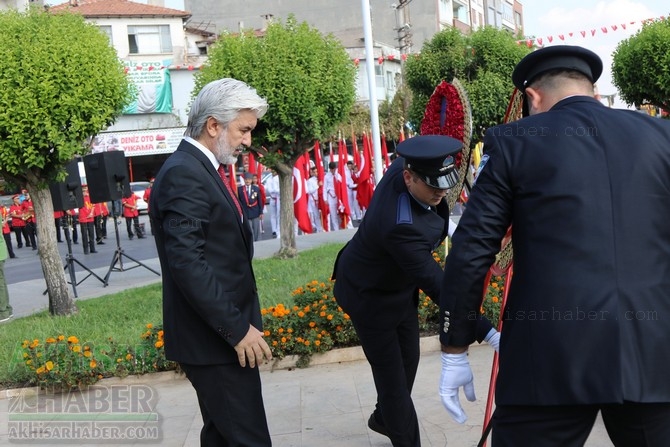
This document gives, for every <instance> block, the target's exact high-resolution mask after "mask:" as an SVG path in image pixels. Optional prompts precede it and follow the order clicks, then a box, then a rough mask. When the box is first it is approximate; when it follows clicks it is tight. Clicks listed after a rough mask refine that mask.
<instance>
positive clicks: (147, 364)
mask: <svg viewBox="0 0 670 447" xmlns="http://www.w3.org/2000/svg"><path fill="white" fill-rule="evenodd" d="M140 340H141V341H140V343H139V344H133V345H127V344H123V343H118V342H116V341H114V339H113V338H111V337H110V339H109V343H110V348H109V349H107V350H103V351H102V354H103V355H104V356H105V360H106V362H105V366H106V372H107V374H113V375H115V376H117V377H126V376H128V375H130V374H147V373H151V372H157V371H168V370H172V369H175V368H177V363H176V362H173V361H170V360H168V359H166V358H165V349H164V348H163V346H164V342H163V326H162V325H154V324H152V323H148V324H147V325H146V331H145V332H144V333H143V334H142V335H140Z"/></svg>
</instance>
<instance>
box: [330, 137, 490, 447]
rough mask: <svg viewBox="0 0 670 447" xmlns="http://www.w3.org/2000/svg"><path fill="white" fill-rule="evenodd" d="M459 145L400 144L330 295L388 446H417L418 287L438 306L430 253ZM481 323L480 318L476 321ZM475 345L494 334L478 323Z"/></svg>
mask: <svg viewBox="0 0 670 447" xmlns="http://www.w3.org/2000/svg"><path fill="white" fill-rule="evenodd" d="M462 146H463V145H462V143H461V142H460V141H458V140H455V139H453V138H450V137H446V136H440V135H427V136H417V137H414V138H409V139H407V140H405V141H404V142H402V143H400V144H399V145H398V147H397V152H398V154H399V155H400V157H398V158H397V159H396V160H395V161H394V162H393V164H392V165H391V167H390V168H389V169H388V171H387V172H386V174H384V177H383V179H382V181H381V182H380V183H379V185H378V186H377V188H376V189H375V193H374V195H373V197H372V202H371V203H370V207H369V209H368V210H367V212H366V214H365V216H364V217H363V219H362V221H361V224H360V226H359V228H358V231H357V232H356V234H355V235H354V237H353V238H352V239H351V241H350V242H349V243H348V244H347V245H346V246H345V247H344V248H343V249H342V250H341V251H340V253H339V255H338V257H337V260H336V262H335V267H334V271H333V278H334V279H336V282H335V289H334V294H335V298H336V299H337V302H338V304H339V305H340V306H341V307H342V309H343V310H344V311H345V312H346V313H347V314H348V315H349V316H350V317H351V321H352V323H353V325H354V328H355V329H356V332H357V334H358V336H359V339H360V342H361V346H362V347H363V350H364V352H365V355H366V357H367V359H368V362H369V363H370V366H371V368H372V374H373V377H374V381H375V387H376V390H377V405H376V409H375V411H374V413H373V414H372V415H371V416H370V418H369V420H368V426H369V427H370V429H372V430H374V431H376V432H378V433H380V434H382V435H385V436H388V437H389V438H390V439H391V441H392V443H393V445H394V446H396V447H398V446H408V447H417V446H420V445H421V440H420V436H419V424H418V420H417V416H416V411H415V409H414V404H413V403H412V399H411V396H410V395H411V392H412V385H413V384H414V378H415V376H416V371H417V367H418V364H419V353H420V351H419V325H418V318H417V316H418V315H417V306H418V300H419V289H421V290H423V291H424V292H425V293H426V294H427V295H428V296H429V297H431V298H432V299H434V300H437V299H438V297H439V294H440V286H441V280H442V269H441V268H440V266H439V264H438V263H437V262H435V260H434V259H433V256H432V252H433V250H434V249H435V248H437V247H438V246H439V245H440V243H441V242H442V241H443V240H444V239H445V238H446V236H447V231H448V228H449V207H448V205H447V202H446V200H445V195H446V191H447V189H449V188H451V187H453V186H454V185H456V183H457V182H458V174H457V172H456V171H455V169H454V168H455V165H454V157H455V156H456V154H457V153H458V152H460V150H461V148H462ZM480 321H481V320H480ZM480 329H481V334H480V341H481V340H482V339H486V338H488V340H487V341H489V342H490V343H491V344H492V345H494V346H495V344H496V343H497V340H498V337H499V335H498V333H497V331H495V329H492V327H491V324H490V323H489V322H488V321H486V320H484V321H482V323H481V327H480Z"/></svg>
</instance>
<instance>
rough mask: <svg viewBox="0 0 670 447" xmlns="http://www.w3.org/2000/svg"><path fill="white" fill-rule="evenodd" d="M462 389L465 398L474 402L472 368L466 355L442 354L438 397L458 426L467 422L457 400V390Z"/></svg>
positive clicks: (466, 417)
mask: <svg viewBox="0 0 670 447" xmlns="http://www.w3.org/2000/svg"><path fill="white" fill-rule="evenodd" d="M461 386H462V387H463V392H464V393H465V397H466V398H467V399H468V400H469V401H470V402H474V401H475V400H476V399H477V398H476V397H475V385H474V378H473V375H472V368H470V362H468V353H467V352H464V353H462V354H447V353H445V352H443V353H442V375H441V376H440V397H441V398H442V405H444V408H446V409H447V412H448V413H449V415H450V416H451V417H452V418H453V419H454V420H455V421H456V422H458V423H459V424H462V423H463V422H465V421H467V420H468V416H467V415H466V414H465V412H464V411H463V407H461V402H460V400H459V398H458V389H459V388H460V387H461Z"/></svg>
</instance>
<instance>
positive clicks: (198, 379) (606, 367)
mask: <svg viewBox="0 0 670 447" xmlns="http://www.w3.org/2000/svg"><path fill="white" fill-rule="evenodd" d="M602 70H603V65H602V61H601V59H600V57H598V56H597V55H596V54H595V53H593V52H591V51H589V50H586V49H584V48H581V47H574V46H563V45H559V46H554V47H547V48H543V49H540V50H537V51H535V52H533V53H531V54H529V55H528V56H526V57H525V58H523V59H522V60H521V61H520V62H519V63H518V65H517V66H516V68H515V70H514V72H513V73H512V76H511V78H512V82H513V83H514V85H515V86H516V88H517V89H518V90H519V92H521V93H522V95H523V102H524V118H522V119H520V120H518V121H515V122H512V123H507V124H503V125H500V126H495V127H492V128H490V129H488V130H487V131H486V133H485V137H484V146H483V152H484V155H483V157H482V161H481V164H480V166H479V167H478V170H477V175H476V178H475V183H474V185H473V187H472V190H471V191H470V195H469V198H468V203H467V207H466V209H465V212H464V214H463V216H462V217H461V220H460V224H459V225H458V228H457V229H456V230H455V232H454V233H453V236H452V248H451V250H450V251H449V255H448V258H447V261H446V267H445V270H444V271H442V269H441V268H440V267H439V266H438V264H437V263H436V262H435V261H434V260H433V259H432V252H433V250H434V249H435V248H436V247H437V246H438V245H439V244H440V243H441V242H442V241H443V240H444V239H445V238H446V236H447V234H449V233H450V230H449V211H450V210H449V209H448V205H447V203H446V201H445V199H444V198H445V194H446V191H447V190H449V189H450V188H453V187H454V186H456V185H457V182H458V181H459V180H458V179H457V178H456V177H457V175H456V174H455V172H456V169H455V166H456V158H457V154H458V153H459V152H460V150H461V147H462V142H461V141H458V140H455V139H452V138H450V137H446V136H436V135H432V136H428V135H426V136H418V137H414V138H411V139H408V140H406V141H405V142H403V143H401V144H400V145H399V146H398V151H397V152H398V156H399V157H398V158H397V159H396V161H395V162H394V163H393V164H392V165H391V167H390V168H389V169H388V171H387V172H386V174H385V176H384V177H383V179H382V181H381V182H380V183H379V185H378V186H377V189H376V191H375V195H374V196H373V198H372V201H371V203H370V205H369V207H367V209H361V210H360V214H359V215H358V216H360V218H361V219H362V220H361V224H360V227H359V230H358V231H357V233H356V234H355V236H354V238H353V239H352V240H351V241H350V242H349V243H348V244H347V245H345V247H344V248H343V249H342V250H341V251H340V253H339V255H338V257H337V259H336V261H335V265H334V270H333V278H334V279H335V289H334V294H335V298H336V300H337V302H338V303H339V304H340V306H341V307H342V309H343V310H344V311H345V312H347V313H348V314H349V315H350V317H351V320H352V323H353V325H354V328H355V330H356V332H357V334H358V336H359V339H360V341H361V344H362V347H363V350H364V353H365V355H366V358H367V360H368V362H369V363H370V367H371V370H372V375H373V379H374V383H375V387H376V391H377V401H376V406H375V410H374V412H373V413H372V414H371V415H370V417H369V419H368V427H369V428H370V429H371V430H373V431H375V432H377V433H379V434H381V435H383V436H386V437H388V438H389V439H390V441H391V443H392V445H393V446H395V447H420V445H421V439H420V430H419V421H418V417H417V414H416V412H415V410H414V406H413V402H412V399H411V392H412V386H413V383H414V379H415V375H416V371H417V367H418V359H419V343H418V334H419V332H418V322H417V306H418V296H419V290H423V291H424V292H425V293H426V294H427V295H428V296H429V297H430V298H431V299H433V300H434V301H435V302H436V303H438V304H439V306H440V312H439V315H440V319H441V321H440V324H439V328H440V329H439V332H440V333H439V338H440V342H441V346H442V353H441V368H442V369H441V378H440V383H439V386H436V390H435V391H436V394H439V396H440V398H441V400H442V403H443V405H444V407H445V409H446V412H447V414H448V415H450V416H451V417H452V418H453V419H454V421H456V422H457V423H464V422H465V421H466V420H467V416H466V414H465V412H464V410H463V408H462V406H461V404H460V392H461V390H462V391H463V392H464V394H465V396H466V398H467V399H468V400H474V399H475V395H474V386H473V381H474V376H473V373H472V370H471V368H470V364H469V361H468V356H467V351H468V348H469V346H470V345H471V344H472V343H473V342H475V341H478V342H482V341H487V342H488V343H489V344H490V345H491V346H492V347H493V348H494V349H495V350H496V351H498V352H499V359H500V363H499V372H498V375H497V379H496V408H495V411H494V413H493V416H492V418H491V421H490V422H491V427H492V445H493V446H494V447H507V446H510V447H512V446H513V447H517V446H525V445H528V446H551V447H553V446H555V447H559V446H560V447H564V446H568V447H572V446H575V447H577V446H581V445H584V443H585V442H586V440H587V438H588V436H589V434H590V431H591V429H592V427H593V425H594V422H595V420H596V417H597V415H598V414H599V413H600V414H601V416H602V419H603V422H604V425H605V428H606V430H607V433H608V435H609V437H610V439H611V440H612V442H613V444H614V445H615V446H617V447H618V446H646V447H660V446H664V445H667V442H668V441H667V440H668V439H669V438H670V423H668V422H670V382H669V381H668V380H667V378H666V377H665V372H666V371H667V370H668V369H669V368H670V344H669V343H668V342H667V340H668V338H669V336H670V326H669V325H668V321H670V299H669V297H668V296H666V295H667V294H668V290H670V278H669V277H668V275H665V273H666V272H667V271H668V270H670V258H668V257H667V256H668V249H667V247H668V246H670V231H669V230H668V229H667V228H668V225H667V222H668V221H669V220H670V208H669V209H667V210H666V209H665V202H663V200H664V198H667V197H668V196H669V191H670V122H668V121H666V120H661V119H656V118H651V117H647V116H644V115H642V114H640V113H637V112H635V111H625V110H615V109H611V108H608V107H606V106H605V105H603V104H602V103H600V102H599V101H598V100H597V99H596V98H595V91H594V84H595V82H596V81H597V80H598V78H599V76H600V75H601V73H602ZM268 107H270V105H269V104H268V103H267V102H266V100H265V99H264V98H262V97H260V96H259V95H258V93H257V92H256V90H255V89H254V88H253V87H251V86H249V85H247V84H245V83H244V82H241V81H238V80H235V79H230V78H226V79H219V80H216V81H212V82H210V83H209V84H207V85H205V86H204V87H203V89H202V90H201V91H200V92H199V94H198V95H197V97H196V98H195V99H194V101H193V104H192V107H191V110H190V113H189V119H188V125H187V128H186V132H185V136H184V138H183V140H182V142H181V143H180V145H179V147H178V148H177V150H176V151H175V152H174V153H173V154H172V155H171V156H170V157H169V158H168V160H167V161H166V162H165V164H164V165H163V167H162V168H161V170H160V172H159V173H158V175H157V177H156V180H155V185H154V187H153V188H152V189H153V192H151V194H150V197H148V198H149V214H150V219H151V225H152V229H153V231H154V235H155V242H156V247H157V250H158V256H159V260H160V263H161V268H162V271H163V276H162V281H163V288H162V293H163V324H164V340H165V353H166V356H167V358H168V359H170V360H173V361H176V362H179V364H180V366H181V369H182V370H183V371H184V372H185V374H186V377H187V378H188V380H189V381H190V382H191V383H192V385H193V387H194V389H195V391H196V394H197V398H198V402H199V405H200V410H201V415H202V419H203V428H202V431H201V433H200V441H201V445H203V446H221V445H254V446H270V445H272V441H271V436H270V433H269V429H268V423H267V419H266V414H265V409H264V404H263V393H262V384H261V378H260V373H259V369H258V367H257V366H258V365H259V364H260V363H262V362H264V361H267V360H271V359H272V353H271V350H270V347H269V346H268V344H267V342H266V341H265V339H264V334H263V327H262V318H261V311H260V303H259V297H258V289H257V287H256V279H255V276H254V272H253V265H252V259H253V252H254V250H253V242H254V241H255V240H257V238H258V234H259V231H260V229H259V222H260V220H261V219H262V216H263V206H262V205H263V203H264V202H265V200H264V198H263V196H264V195H265V194H266V193H267V195H268V197H269V199H270V215H271V219H272V220H273V223H272V231H273V233H277V234H278V232H279V225H278V220H279V219H278V216H279V187H278V179H277V182H276V183H274V180H273V179H270V181H269V182H268V184H267V191H263V190H262V189H261V188H260V187H259V186H258V185H257V183H258V179H257V178H256V181H255V183H256V184H254V179H253V175H250V176H245V178H244V184H243V185H240V186H239V188H237V189H235V188H234V187H233V186H232V185H231V180H230V179H229V178H228V176H227V175H226V173H225V170H224V167H225V166H228V165H232V164H235V163H236V161H237V158H238V156H239V154H240V153H241V151H242V150H243V149H244V148H245V147H248V146H249V145H250V144H251V134H252V131H253V130H254V128H255V127H256V125H257V122H258V120H260V119H262V118H263V116H264V115H265V113H266V112H267V110H268ZM315 168H316V167H315ZM337 168H338V165H337V163H336V162H334V161H330V163H329V164H328V173H326V174H325V176H324V178H323V181H322V182H321V181H319V179H318V178H316V180H314V178H315V177H316V176H317V173H316V172H315V171H318V169H311V170H310V178H309V180H308V181H307V185H308V186H307V192H308V195H309V197H310V198H311V199H312V206H310V210H311V211H310V214H311V215H312V216H313V217H312V219H313V223H314V228H319V226H318V225H316V221H321V222H323V221H324V219H323V217H324V215H323V211H322V210H321V207H317V209H318V211H319V213H321V214H318V215H317V213H316V210H315V208H314V206H316V205H317V201H318V200H319V199H323V200H325V202H326V203H327V207H328V210H329V211H328V215H329V218H328V220H327V225H328V227H329V229H330V230H335V229H338V228H342V227H346V225H347V222H345V221H343V220H341V219H340V217H341V216H342V214H343V213H342V211H341V206H342V203H341V200H342V192H341V191H342V190H341V189H339V190H338V184H339V185H342V184H344V183H346V184H347V186H348V187H349V190H350V191H352V194H354V195H353V196H350V197H351V198H352V199H355V190H356V181H355V173H356V167H355V166H354V165H353V163H352V164H351V166H350V167H349V169H348V170H347V171H348V172H349V174H347V173H346V172H347V171H345V172H344V173H345V175H342V174H341V172H342V171H338V169H337ZM350 176H351V177H350ZM320 188H322V193H321V195H319V193H318V191H319V189H320ZM315 191H316V192H315ZM315 194H316V195H315ZM352 201H353V202H355V200H352ZM15 203H16V204H15V205H14V206H12V207H10V209H9V210H8V216H9V217H11V220H12V221H13V220H14V219H18V220H17V225H16V226H15V227H14V226H13V227H12V228H18V230H14V231H15V234H16V237H17V243H18V242H19V241H24V240H25V243H26V244H29V246H31V247H33V249H35V238H34V235H33V236H32V237H31V234H30V232H29V230H28V229H26V230H25V233H24V228H25V227H28V226H29V225H30V223H31V222H30V219H31V216H32V218H33V227H34V215H31V206H30V202H29V196H28V197H27V198H24V200H23V201H21V200H20V197H18V196H17V197H16V198H15ZM94 208H95V206H94V205H92V204H90V203H89V204H85V205H84V207H82V208H81V209H80V210H79V222H80V224H81V225H82V227H81V229H82V238H84V241H85V244H86V241H87V242H88V243H89V244H91V245H90V246H89V247H88V252H91V251H93V250H94V247H95V246H94V245H93V243H94V242H95V241H96V240H95V238H94V237H93V235H94V231H93V230H92V229H89V227H85V226H84V225H85V224H89V223H92V222H95V211H94ZM125 209H128V213H127V214H125V213H124V216H125V217H126V219H127V220H126V222H127V229H128V235H129V238H132V233H131V230H132V226H133V225H135V230H136V232H137V231H138V227H137V220H136V214H134V213H136V211H137V210H136V206H134V205H133V204H132V202H128V203H126V204H124V211H125ZM82 213H85V216H86V217H85V221H84V223H82V217H83V216H82ZM103 213H104V212H103V211H101V215H102V214H103ZM351 213H352V214H350V215H351V216H356V212H354V211H352V212H351ZM317 217H318V218H319V219H317ZM4 224H5V215H4V214H3V232H4ZM22 227H23V228H22ZM321 228H323V229H324V230H325V228H324V227H323V225H322V226H321ZM510 228H511V234H512V239H513V243H514V261H513V272H514V275H513V280H512V282H511V287H510V290H509V291H508V292H509V294H508V296H507V301H506V303H505V308H504V309H503V310H502V312H501V315H500V318H501V321H502V330H501V331H500V332H498V331H497V330H496V329H495V328H493V327H492V326H491V324H490V323H488V322H487V321H486V320H485V319H483V318H482V317H481V310H480V309H481V305H482V290H484V285H485V284H484V281H485V278H486V274H487V272H488V271H489V269H490V267H491V265H492V264H493V263H494V261H495V258H496V255H497V254H498V252H499V251H500V247H501V241H502V240H503V238H504V237H505V235H506V234H507V232H508V230H509V229H510ZM85 230H86V231H85ZM33 233H34V228H33ZM84 234H86V235H87V236H84ZM137 236H138V237H140V236H141V235H140V234H137ZM85 238H88V239H85ZM103 238H104V236H103ZM5 240H7V238H5ZM19 246H23V245H22V242H21V244H20V245H19ZM85 250H86V248H85ZM85 252H86V251H85ZM2 255H3V253H2V252H0V270H1V267H2ZM0 292H1V291H0ZM0 298H2V295H1V293H0ZM0 304H2V303H1V302H0ZM0 310H2V309H0ZM1 316H2V314H0V317H1ZM480 379H488V376H487V377H486V378H480Z"/></svg>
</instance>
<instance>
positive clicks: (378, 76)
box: [375, 64, 384, 87]
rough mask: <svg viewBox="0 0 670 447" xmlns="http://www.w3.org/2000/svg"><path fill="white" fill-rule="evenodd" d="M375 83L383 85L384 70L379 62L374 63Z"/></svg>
mask: <svg viewBox="0 0 670 447" xmlns="http://www.w3.org/2000/svg"><path fill="white" fill-rule="evenodd" d="M375 83H376V84H377V87H384V71H383V70H382V66H381V64H375Z"/></svg>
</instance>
